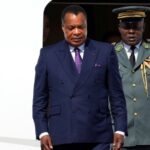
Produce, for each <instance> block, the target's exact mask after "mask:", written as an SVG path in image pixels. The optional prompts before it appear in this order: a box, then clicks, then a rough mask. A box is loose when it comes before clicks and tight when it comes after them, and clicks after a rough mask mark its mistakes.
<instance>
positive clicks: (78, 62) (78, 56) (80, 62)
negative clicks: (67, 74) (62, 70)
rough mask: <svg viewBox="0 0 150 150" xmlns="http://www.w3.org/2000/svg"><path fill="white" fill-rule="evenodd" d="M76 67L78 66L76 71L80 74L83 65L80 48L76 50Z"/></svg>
mask: <svg viewBox="0 0 150 150" xmlns="http://www.w3.org/2000/svg"><path fill="white" fill-rule="evenodd" d="M74 51H75V65H76V69H77V71H78V73H80V71H81V65H82V58H81V56H80V49H79V48H75V49H74Z"/></svg>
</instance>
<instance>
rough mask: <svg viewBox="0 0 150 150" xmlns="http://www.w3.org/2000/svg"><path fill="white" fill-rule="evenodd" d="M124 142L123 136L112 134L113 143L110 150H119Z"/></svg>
mask: <svg viewBox="0 0 150 150" xmlns="http://www.w3.org/2000/svg"><path fill="white" fill-rule="evenodd" d="M123 142H124V136H123V135H121V134H118V133H114V141H113V145H112V150H120V148H121V147H122V145H123Z"/></svg>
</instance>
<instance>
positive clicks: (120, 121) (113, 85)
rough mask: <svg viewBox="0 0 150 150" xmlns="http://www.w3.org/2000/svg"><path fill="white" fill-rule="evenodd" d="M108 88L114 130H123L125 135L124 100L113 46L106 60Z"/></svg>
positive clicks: (125, 115)
mask: <svg viewBox="0 0 150 150" xmlns="http://www.w3.org/2000/svg"><path fill="white" fill-rule="evenodd" d="M108 88H109V100H110V106H111V111H112V116H113V119H114V127H115V131H123V132H125V134H126V135H127V110H126V102H125V97H124V93H123V89H122V82H121V77H120V74H119V69H118V59H117V56H116V53H115V51H114V48H113V47H112V50H111V53H110V57H109V60H108Z"/></svg>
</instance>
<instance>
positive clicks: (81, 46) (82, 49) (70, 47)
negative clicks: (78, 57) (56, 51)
mask: <svg viewBox="0 0 150 150" xmlns="http://www.w3.org/2000/svg"><path fill="white" fill-rule="evenodd" d="M84 46H85V43H84V44H82V45H80V46H78V48H79V49H80V51H81V52H84ZM74 48H75V47H73V46H71V45H69V49H70V52H73V51H74Z"/></svg>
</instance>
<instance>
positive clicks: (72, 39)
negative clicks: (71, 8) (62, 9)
mask: <svg viewBox="0 0 150 150" xmlns="http://www.w3.org/2000/svg"><path fill="white" fill-rule="evenodd" d="M62 30H63V32H64V37H65V39H66V41H68V43H69V44H70V45H72V46H74V47H77V46H80V45H82V44H83V43H84V42H85V40H86V38H87V20H86V17H85V16H84V14H83V13H79V14H78V15H75V14H73V13H67V14H66V15H65V18H64V23H63V24H62Z"/></svg>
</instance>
